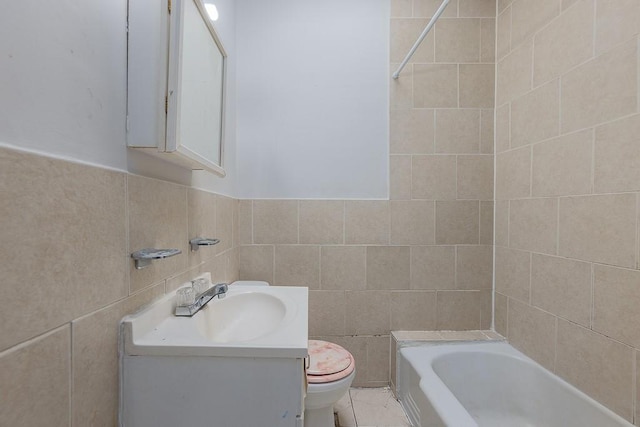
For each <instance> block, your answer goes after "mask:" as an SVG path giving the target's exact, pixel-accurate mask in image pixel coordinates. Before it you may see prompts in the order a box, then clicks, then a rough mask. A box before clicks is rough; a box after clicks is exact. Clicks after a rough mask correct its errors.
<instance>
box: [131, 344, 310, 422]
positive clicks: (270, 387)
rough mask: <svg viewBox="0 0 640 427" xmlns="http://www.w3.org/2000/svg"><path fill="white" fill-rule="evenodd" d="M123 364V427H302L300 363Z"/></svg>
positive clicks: (166, 360)
mask: <svg viewBox="0 0 640 427" xmlns="http://www.w3.org/2000/svg"><path fill="white" fill-rule="evenodd" d="M123 361H124V364H123V379H124V382H123V390H124V395H123V398H124V400H123V402H122V404H123V420H122V424H121V425H122V427H176V426H185V427H186V426H189V427H303V424H304V416H303V414H304V388H305V373H304V359H294V358H291V359H290V358H262V357H261V358H252V357H194V356H180V357H166V356H129V355H125V356H124V360H123Z"/></svg>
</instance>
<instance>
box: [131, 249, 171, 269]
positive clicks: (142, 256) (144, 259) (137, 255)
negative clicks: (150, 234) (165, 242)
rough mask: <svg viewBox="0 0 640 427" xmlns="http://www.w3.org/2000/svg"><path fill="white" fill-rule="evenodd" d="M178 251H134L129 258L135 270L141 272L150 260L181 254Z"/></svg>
mask: <svg viewBox="0 0 640 427" xmlns="http://www.w3.org/2000/svg"><path fill="white" fill-rule="evenodd" d="M181 253H182V251H181V250H180V249H154V248H146V249H141V250H139V251H135V252H134V253H132V254H131V258H133V260H134V261H135V263H136V269H137V270H141V269H143V268H145V267H147V266H148V265H150V264H151V260H154V259H163V258H169V257H172V256H174V255H178V254H181Z"/></svg>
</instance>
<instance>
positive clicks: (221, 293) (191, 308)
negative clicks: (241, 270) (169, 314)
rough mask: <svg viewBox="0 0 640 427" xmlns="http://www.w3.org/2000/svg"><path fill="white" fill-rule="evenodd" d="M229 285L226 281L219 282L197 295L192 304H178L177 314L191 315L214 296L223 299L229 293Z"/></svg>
mask: <svg viewBox="0 0 640 427" xmlns="http://www.w3.org/2000/svg"><path fill="white" fill-rule="evenodd" d="M227 290H229V287H228V285H227V284H226V283H218V284H217V285H215V286H213V287H211V288H209V289H207V290H206V291H204V292H202V293H201V294H199V295H196V298H195V301H194V302H193V303H191V304H186V305H176V311H175V315H176V316H186V317H191V316H193V315H194V314H196V313H197V312H198V311H200V310H201V309H202V307H204V306H205V305H207V303H208V302H209V301H211V300H212V299H213V298H215V297H218V299H222V298H224V297H225V296H226V295H227Z"/></svg>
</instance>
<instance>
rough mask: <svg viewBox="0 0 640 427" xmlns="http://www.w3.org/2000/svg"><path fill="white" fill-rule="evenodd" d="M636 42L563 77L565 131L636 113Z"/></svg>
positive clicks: (623, 46)
mask: <svg viewBox="0 0 640 427" xmlns="http://www.w3.org/2000/svg"><path fill="white" fill-rule="evenodd" d="M637 56H638V55H637V42H636V40H635V39H634V40H632V41H630V42H628V43H625V44H623V45H622V46H620V47H618V48H616V49H614V50H612V51H610V52H608V53H605V54H603V55H600V56H598V57H596V58H594V59H592V60H591V61H589V62H587V63H585V64H583V65H581V66H579V67H578V68H575V69H573V70H572V71H570V72H568V73H567V74H565V75H564V76H563V77H562V100H561V105H562V131H563V132H571V131H573V130H577V129H582V128H586V127H590V126H593V125H595V124H598V123H603V122H606V121H609V120H613V119H616V118H618V117H621V116H624V115H626V114H630V113H634V112H636V102H637V87H638V82H637V75H636V74H637V68H638V67H637V62H638V59H637Z"/></svg>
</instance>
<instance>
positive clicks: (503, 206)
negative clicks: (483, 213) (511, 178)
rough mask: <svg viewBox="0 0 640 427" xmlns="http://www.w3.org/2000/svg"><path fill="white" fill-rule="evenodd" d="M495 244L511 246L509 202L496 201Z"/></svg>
mask: <svg viewBox="0 0 640 427" xmlns="http://www.w3.org/2000/svg"><path fill="white" fill-rule="evenodd" d="M495 210H496V223H495V227H496V230H495V244H496V245H499V246H509V202H508V201H502V202H495Z"/></svg>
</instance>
